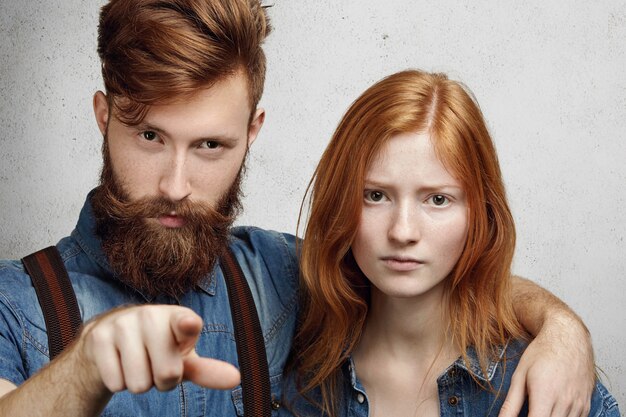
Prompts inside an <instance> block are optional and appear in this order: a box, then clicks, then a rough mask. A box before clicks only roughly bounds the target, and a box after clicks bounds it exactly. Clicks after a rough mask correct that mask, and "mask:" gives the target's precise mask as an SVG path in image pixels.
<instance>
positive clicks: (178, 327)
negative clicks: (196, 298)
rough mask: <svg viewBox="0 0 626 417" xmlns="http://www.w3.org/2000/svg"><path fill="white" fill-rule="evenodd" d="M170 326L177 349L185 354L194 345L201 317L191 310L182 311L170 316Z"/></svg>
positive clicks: (200, 325)
mask: <svg viewBox="0 0 626 417" xmlns="http://www.w3.org/2000/svg"><path fill="white" fill-rule="evenodd" d="M170 327H171V329H172V333H173V334H174V339H175V340H176V344H177V345H178V350H179V351H180V352H181V353H182V354H183V355H186V354H188V353H189V352H191V351H192V350H193V348H194V347H195V346H196V341H197V340H198V336H200V331H202V319H201V318H200V316H198V315H197V314H195V313H194V312H192V311H183V312H179V313H177V314H173V315H172V316H171V318H170Z"/></svg>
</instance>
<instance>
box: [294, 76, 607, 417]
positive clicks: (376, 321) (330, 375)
mask: <svg viewBox="0 0 626 417" xmlns="http://www.w3.org/2000/svg"><path fill="white" fill-rule="evenodd" d="M514 247H515V227H514V224H513V218H512V216H511V212H510V210H509V207H508V205H507V201H506V196H505V190H504V185H503V181H502V176H501V172H500V167H499V165H498V160H497V156H496V151H495V148H494V145H493V143H492V140H491V138H490V136H489V133H488V131H487V128H486V126H485V122H484V119H483V116H482V114H481V112H480V110H479V108H478V105H477V104H476V103H475V102H474V100H473V99H472V97H471V95H470V94H469V93H468V92H467V91H466V90H465V89H464V88H463V86H462V85H461V84H459V83H458V82H455V81H451V80H449V79H448V78H447V77H446V76H445V75H442V74H429V73H424V72H420V71H405V72H401V73H397V74H393V75H391V76H389V77H387V78H385V79H383V80H381V81H380V82H378V83H376V84H375V85H373V86H372V87H370V88H369V89H368V90H367V91H365V93H363V95H361V97H359V98H358V99H357V100H356V101H355V102H354V103H353V104H352V106H351V108H350V109H349V110H348V112H347V113H346V115H345V116H344V118H343V120H342V121H341V123H340V125H339V127H338V128H337V131H336V132H335V135H334V136H333V138H332V140H331V142H330V144H329V146H328V148H327V149H326V151H325V153H324V155H323V157H322V160H321V162H320V164H319V166H318V168H317V170H316V173H315V177H314V182H313V188H312V194H311V204H310V217H309V221H308V225H307V228H306V238H305V240H304V243H303V245H302V254H301V255H302V277H303V278H302V279H303V285H302V287H303V288H302V299H303V308H302V310H301V314H302V317H301V320H300V327H299V332H298V334H297V337H296V341H295V347H294V349H295V350H294V354H293V358H294V360H293V374H292V377H291V378H290V379H288V387H287V390H286V397H287V398H286V402H287V408H290V409H291V410H292V411H293V412H294V414H296V415H322V414H323V415H330V416H337V417H348V416H353V417H359V416H363V417H365V416H394V417H397V416H418V415H419V416H439V415H441V416H452V415H454V416H487V415H492V416H495V415H498V413H499V412H500V408H501V407H502V403H503V401H504V399H505V397H506V393H507V391H508V389H509V386H510V384H511V375H512V373H513V371H514V370H515V368H516V366H517V364H518V361H519V358H520V356H521V354H522V352H523V351H524V349H525V347H526V341H525V340H526V335H525V332H524V330H523V328H522V326H521V325H520V323H519V322H518V320H517V318H516V316H515V314H514V311H513V307H512V301H511V294H510V286H511V280H512V278H511V261H512V258H513V252H514ZM293 375H295V376H293ZM296 391H298V392H296ZM585 400H586V398H585V399H581V403H584V402H585ZM574 408H575V407H574ZM574 408H572V409H571V410H557V409H555V410H553V411H554V413H553V414H550V412H549V410H548V413H547V414H546V415H563V416H574V415H576V416H578V415H579V414H581V413H582V412H580V411H579V410H580V409H582V410H584V411H583V412H584V413H585V414H586V411H587V409H586V407H585V406H580V407H579V409H578V410H575V409H574ZM536 410H540V407H536ZM570 412H571V413H572V414H570ZM527 413H528V409H527V406H524V407H523V410H522V414H521V415H526V414H527ZM573 413H576V414H573ZM590 415H593V416H618V415H619V411H618V408H617V404H616V402H615V400H614V399H613V397H612V396H611V395H610V394H609V393H608V392H607V391H606V389H605V388H604V387H603V386H602V385H600V384H599V383H598V384H596V388H595V390H594V393H593V397H592V401H591V414H590Z"/></svg>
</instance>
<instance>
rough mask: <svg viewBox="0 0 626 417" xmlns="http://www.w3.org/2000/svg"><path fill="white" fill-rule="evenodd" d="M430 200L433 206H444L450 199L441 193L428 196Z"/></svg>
mask: <svg viewBox="0 0 626 417" xmlns="http://www.w3.org/2000/svg"><path fill="white" fill-rule="evenodd" d="M430 201H431V202H432V203H433V205H435V206H440V207H441V206H446V205H448V204H449V203H450V200H449V199H448V197H446V196H445V195H441V194H436V195H434V196H432V197H430Z"/></svg>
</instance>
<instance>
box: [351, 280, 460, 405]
mask: <svg viewBox="0 0 626 417" xmlns="http://www.w3.org/2000/svg"><path fill="white" fill-rule="evenodd" d="M446 306H447V301H446V300H445V297H444V296H443V289H441V290H440V291H438V292H432V293H429V294H427V295H426V294H425V295H424V296H423V297H419V298H411V299H408V298H405V299H402V298H391V297H387V296H385V295H384V294H381V293H379V292H377V291H376V289H375V288H373V289H372V297H371V304H370V310H369V312H368V316H367V320H366V323H365V328H364V331H363V334H362V337H361V339H360V340H359V343H358V345H357V347H356V349H355V351H354V352H353V359H354V363H355V370H356V373H357V376H358V378H359V380H360V381H361V383H362V384H363V385H364V386H365V389H366V392H367V393H368V397H369V399H370V402H371V404H370V407H373V408H372V409H371V411H372V413H371V415H379V414H380V413H378V412H375V411H381V410H389V409H390V408H393V409H394V413H395V414H393V415H398V416H400V415H411V416H412V415H414V413H415V412H416V411H417V410H419V414H420V415H437V413H438V406H437V404H438V394H437V377H438V376H439V374H441V373H442V372H443V371H444V370H445V369H446V368H447V367H448V365H450V364H451V363H452V362H454V360H456V358H458V356H459V354H460V353H459V352H458V351H457V350H456V349H455V348H454V345H453V344H452V342H451V339H450V338H449V337H448V334H447V329H448V321H447V319H446V311H447V308H446ZM382 414H383V415H385V414H386V413H382ZM386 415H389V414H386Z"/></svg>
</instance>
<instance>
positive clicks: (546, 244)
mask: <svg viewBox="0 0 626 417" xmlns="http://www.w3.org/2000/svg"><path fill="white" fill-rule="evenodd" d="M271 2H272V3H273V4H274V6H273V7H272V8H271V11H270V13H271V16H272V18H273V24H274V28H275V31H274V33H273V34H272V35H271V37H270V39H269V40H268V42H267V48H266V49H267V52H268V55H269V58H268V59H269V70H268V79H267V87H266V93H265V96H264V98H263V100H262V104H263V106H264V107H265V108H266V109H267V112H268V118H267V122H266V125H265V127H264V129H263V131H262V132H261V136H260V138H259V140H258V141H257V142H256V143H255V145H254V146H253V149H252V154H251V158H250V163H249V170H248V178H247V181H246V186H245V189H246V193H247V198H246V200H245V206H246V213H245V214H244V215H243V216H242V218H241V220H240V223H249V224H255V225H259V226H262V227H266V228H273V229H278V230H283V231H289V232H294V230H295V225H296V218H297V213H298V208H299V204H300V201H301V198H302V196H303V193H304V190H305V187H306V184H307V182H308V180H309V177H310V175H311V174H312V172H313V169H314V167H315V164H316V162H317V160H318V158H319V157H320V155H321V152H322V150H323V149H324V147H325V145H326V143H327V141H328V139H329V137H330V135H331V134H332V131H333V129H334V127H335V126H336V124H337V122H338V121H339V118H340V117H341V115H342V113H343V112H344V111H345V110H346V108H347V106H348V105H349V103H350V102H351V101H352V100H353V99H354V98H356V96H357V95H358V94H359V93H360V92H362V91H363V90H364V89H365V88H366V87H367V86H368V85H370V84H371V83H372V82H374V81H376V80H378V79H379V78H381V77H382V76H384V75H387V74H389V73H391V72H394V71H397V70H401V69H405V68H408V67H418V68H423V69H427V70H437V71H445V72H448V73H449V74H450V75H451V76H452V77H454V78H457V79H460V80H462V81H464V82H465V83H466V84H468V85H469V86H470V88H471V89H472V90H473V91H474V93H475V94H476V97H477V98H478V101H479V102H480V103H481V106H482V109H483V111H484V113H485V115H486V117H487V119H488V122H489V125H490V128H491V131H492V133H493V136H494V138H495V140H496V143H497V147H498V151H499V155H500V158H501V164H502V168H503V171H504V175H505V178H506V183H507V186H508V192H509V197H510V200H511V205H512V207H513V211H514V214H515V218H516V221H517V226H518V231H519V243H518V247H517V253H516V258H515V271H516V272H517V273H519V274H521V275H524V276H528V277H531V278H533V279H534V280H536V281H537V282H538V283H540V284H542V285H544V286H545V287H547V288H549V289H550V290H552V291H554V292H555V293H556V294H558V295H559V296H560V297H561V298H562V299H563V300H565V301H566V302H567V303H568V304H570V305H571V306H572V307H573V308H574V309H575V310H576V311H577V312H578V313H580V315H581V316H582V317H583V319H584V320H585V321H586V323H587V324H588V326H589V328H590V330H591V333H592V335H593V339H594V342H595V347H596V354H597V359H598V364H599V366H600V367H601V368H602V369H603V370H604V371H605V372H606V374H607V377H608V378H607V380H606V382H607V385H608V386H609V387H610V389H611V390H612V391H613V393H614V394H615V395H616V397H617V399H618V401H619V402H620V403H621V404H622V408H623V407H625V406H626V376H625V375H626V372H624V371H625V370H624V365H623V364H622V363H621V361H622V356H623V353H624V347H623V346H624V345H625V344H626V314H624V307H623V305H624V304H622V303H623V297H624V295H625V294H626V279H624V278H625V275H626V272H625V271H626V256H625V255H626V241H625V236H626V210H625V209H624V206H625V205H626V197H625V196H626V164H625V163H624V161H625V160H626V74H625V69H626V47H625V46H624V40H625V39H626V3H625V2H624V1H623V0H621V1H618V0H604V1H602V2H585V1H582V0H576V1H563V2H544V1H538V0H530V1H526V2H512V1H485V0H479V1H466V2H427V1H423V0H400V1H387V2H382V1H380V0H377V1H375V0H359V1H356V0H354V1H333V0H316V1H302V0H271ZM98 4H102V2H101V1H99V2H94V1H88V2H87V1H82V0H63V1H61V0H46V1H42V0H31V1H28V2H22V1H17V0H0V126H1V127H2V129H1V130H0V145H1V146H0V213H2V215H1V216H0V236H2V239H1V241H0V257H1V258H6V257H18V256H20V255H23V254H26V253H28V252H29V251H32V250H35V249H38V248H41V247H43V246H44V245H48V244H50V243H53V242H56V241H57V240H58V239H59V238H61V237H62V236H64V235H66V234H68V232H69V231H70V230H71V229H72V227H73V226H74V224H75V221H76V217H77V214H78V211H79V209H80V207H81V205H82V203H83V199H84V197H85V194H86V193H87V191H88V190H89V189H90V188H91V187H93V186H94V184H95V183H96V178H97V174H98V170H99V167H100V155H99V152H100V144H101V138H100V136H99V134H98V131H97V128H96V124H95V122H94V120H93V116H92V111H91V97H92V94H93V92H94V91H95V90H97V89H99V88H101V80H100V75H99V64H98V61H97V56H96V53H95V43H96V39H95V30H96V24H97V12H98V8H97V5H98Z"/></svg>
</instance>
